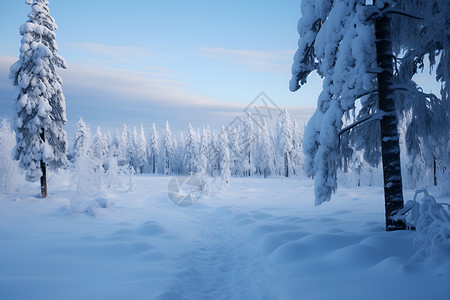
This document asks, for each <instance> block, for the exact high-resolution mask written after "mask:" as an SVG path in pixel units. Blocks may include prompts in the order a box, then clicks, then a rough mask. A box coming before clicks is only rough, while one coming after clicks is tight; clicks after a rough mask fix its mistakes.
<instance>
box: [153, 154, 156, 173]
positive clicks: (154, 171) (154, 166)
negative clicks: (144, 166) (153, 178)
mask: <svg viewBox="0 0 450 300" xmlns="http://www.w3.org/2000/svg"><path fill="white" fill-rule="evenodd" d="M152 162H153V174H155V173H156V157H155V155H153V157H152Z"/></svg>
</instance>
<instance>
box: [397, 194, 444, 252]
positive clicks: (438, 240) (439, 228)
mask: <svg viewBox="0 0 450 300" xmlns="http://www.w3.org/2000/svg"><path fill="white" fill-rule="evenodd" d="M420 193H423V194H424V197H423V198H422V200H421V201H417V200H416V198H417V195H418V194H420ZM406 213H407V215H406ZM399 214H401V215H406V220H407V223H409V224H411V225H412V226H414V227H415V228H416V230H417V237H416V238H415V243H416V244H418V245H419V246H420V249H419V251H418V252H417V253H416V254H415V255H414V256H413V259H418V258H423V257H427V256H431V255H435V254H443V255H448V256H450V205H449V204H447V203H437V202H436V200H435V199H434V197H433V196H430V195H429V194H428V192H427V191H426V190H419V191H416V194H415V195H414V199H413V200H410V201H408V202H407V203H406V205H405V207H404V209H403V210H402V211H401V212H400V213H399Z"/></svg>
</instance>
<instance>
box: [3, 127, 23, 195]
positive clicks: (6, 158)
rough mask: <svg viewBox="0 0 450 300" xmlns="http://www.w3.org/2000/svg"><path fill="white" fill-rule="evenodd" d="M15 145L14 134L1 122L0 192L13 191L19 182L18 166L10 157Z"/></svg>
mask: <svg viewBox="0 0 450 300" xmlns="http://www.w3.org/2000/svg"><path fill="white" fill-rule="evenodd" d="M15 143H16V140H15V136H14V132H12V131H11V128H10V126H9V123H8V122H7V121H6V120H3V121H2V122H1V125H0V191H2V192H6V193H10V192H12V191H14V190H15V189H16V188H17V182H18V180H19V172H20V171H19V166H18V163H17V162H16V161H14V160H13V159H12V155H11V153H12V150H13V148H14V145H15Z"/></svg>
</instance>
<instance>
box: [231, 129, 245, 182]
mask: <svg viewBox="0 0 450 300" xmlns="http://www.w3.org/2000/svg"><path fill="white" fill-rule="evenodd" d="M228 129H229V130H227V131H228V140H229V142H228V143H229V145H230V146H229V148H230V157H231V174H232V175H234V176H243V175H244V158H243V152H242V148H241V143H240V131H239V128H238V127H233V128H228Z"/></svg>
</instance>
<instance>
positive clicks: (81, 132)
mask: <svg viewBox="0 0 450 300" xmlns="http://www.w3.org/2000/svg"><path fill="white" fill-rule="evenodd" d="M91 139H92V136H91V130H90V129H89V127H88V126H87V125H86V123H85V122H84V121H83V119H82V118H80V120H78V128H77V131H76V132H75V141H74V143H73V150H72V151H73V157H74V160H76V159H77V157H79V156H80V153H81V151H88V152H89V153H90V154H92V149H91V142H92V140H91Z"/></svg>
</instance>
